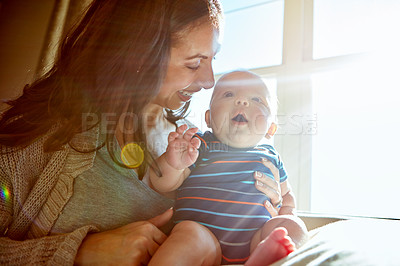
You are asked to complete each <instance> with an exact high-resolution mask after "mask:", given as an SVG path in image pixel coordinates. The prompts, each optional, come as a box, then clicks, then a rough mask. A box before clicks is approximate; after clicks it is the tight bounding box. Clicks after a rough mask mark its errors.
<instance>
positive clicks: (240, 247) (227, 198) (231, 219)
mask: <svg viewBox="0 0 400 266" xmlns="http://www.w3.org/2000/svg"><path fill="white" fill-rule="evenodd" d="M196 137H198V138H199V139H200V140H201V146H200V148H199V157H198V159H197V161H196V163H195V164H194V165H192V166H191V167H190V169H191V174H190V175H189V177H188V178H187V179H186V180H185V181H184V183H183V184H182V186H181V187H180V188H179V189H178V194H177V200H176V205H175V210H176V212H175V216H174V219H175V220H174V221H175V223H178V222H180V221H183V220H192V221H196V222H198V223H200V224H202V225H204V226H206V227H207V228H208V229H210V230H211V231H212V232H213V233H214V234H215V236H216V237H217V239H218V240H219V242H220V245H221V249H222V255H223V263H230V264H234V263H244V262H245V261H246V260H247V259H248V256H249V253H250V241H251V238H252V236H253V235H254V233H255V232H256V231H257V230H258V229H259V228H261V227H262V226H263V225H264V223H265V222H266V221H268V220H269V219H270V217H271V215H270V214H269V213H268V211H267V210H266V209H265V207H264V205H263V202H264V201H265V200H269V199H268V197H267V196H265V195H264V194H263V193H261V192H260V191H258V190H257V189H256V188H255V186H254V181H255V179H254V177H253V174H254V172H255V171H260V172H262V173H264V174H266V175H267V176H269V177H271V178H274V177H273V175H272V173H271V171H270V170H269V169H268V168H267V167H266V166H264V164H263V163H262V160H261V158H262V157H264V158H267V159H268V160H269V161H271V162H272V163H273V164H274V165H275V166H276V167H277V168H278V170H279V174H280V182H284V181H285V180H286V179H287V175H286V171H285V169H284V166H283V163H282V161H281V160H280V157H279V155H278V154H277V152H276V150H275V149H274V148H273V147H272V146H271V145H265V144H263V145H259V146H256V147H253V148H245V149H242V148H232V147H229V146H227V145H225V144H223V143H221V142H219V141H218V140H217V139H216V137H215V136H214V135H213V134H212V133H211V132H209V131H207V132H205V133H204V134H196Z"/></svg>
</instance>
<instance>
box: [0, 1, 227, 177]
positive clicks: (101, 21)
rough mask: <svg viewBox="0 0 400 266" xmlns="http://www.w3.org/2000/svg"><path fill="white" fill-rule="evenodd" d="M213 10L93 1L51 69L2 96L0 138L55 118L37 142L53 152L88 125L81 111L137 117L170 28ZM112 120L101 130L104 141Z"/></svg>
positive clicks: (140, 138)
mask: <svg viewBox="0 0 400 266" xmlns="http://www.w3.org/2000/svg"><path fill="white" fill-rule="evenodd" d="M221 14H222V10H221V7H220V5H219V3H218V0H134V1H132V0H95V1H93V3H92V4H91V5H90V6H89V8H88V9H87V11H86V12H85V15H84V17H83V18H82V19H81V21H80V22H79V23H78V24H76V26H75V27H74V28H73V29H72V30H71V31H70V33H68V34H67V35H66V37H65V38H64V40H63V42H62V45H61V48H60V53H59V56H58V58H57V59H56V61H55V64H54V66H53V68H52V69H51V70H50V71H49V72H48V73H46V74H45V75H43V77H41V78H39V79H38V80H36V81H35V82H33V83H32V84H30V85H26V86H25V88H24V90H23V95H22V96H20V97H19V98H17V99H16V100H11V101H8V102H7V103H8V105H9V106H10V107H9V109H8V110H7V111H5V112H4V113H3V114H2V116H1V120H0V144H2V145H6V146H12V147H25V146H27V145H29V144H31V143H32V142H34V141H35V140H36V139H37V138H39V137H41V136H43V135H44V134H45V133H46V132H48V131H49V129H50V128H51V127H52V126H54V125H55V124H57V125H58V127H57V131H56V132H55V133H54V134H53V135H52V136H50V137H49V138H48V139H47V141H46V142H45V147H44V149H45V151H56V150H59V149H60V148H61V147H62V146H63V145H65V144H67V143H69V142H70V141H71V139H72V138H73V136H74V135H75V134H77V133H79V132H83V131H85V130H88V129H90V127H87V124H86V123H85V121H84V118H83V117H85V114H91V115H94V116H96V117H97V119H98V122H97V123H95V125H97V124H99V123H101V119H99V118H101V117H102V114H109V115H110V116H112V117H114V119H115V120H116V121H118V119H119V118H120V117H121V115H122V114H123V112H125V111H126V108H128V109H127V110H129V112H131V113H134V114H136V115H137V117H138V118H139V120H140V117H141V112H142V109H143V107H144V106H145V105H146V104H147V103H149V101H150V100H151V99H152V98H153V97H154V96H155V95H157V93H158V92H159V89H160V87H161V85H162V82H163V80H164V77H165V75H166V69H167V66H168V62H169V56H170V49H171V46H173V45H174V42H175V41H176V39H177V38H179V34H178V33H179V32H181V31H182V30H184V29H187V28H188V27H190V26H192V25H194V22H195V21H198V20H199V19H200V18H202V17H204V16H208V17H209V19H210V22H211V23H213V24H214V25H218V20H219V17H220V16H221ZM186 110H187V106H184V107H183V109H182V110H180V111H178V113H179V116H183V115H184V114H185V112H186ZM168 114H169V115H168V117H167V118H168V119H170V120H171V121H175V120H176V119H177V118H176V115H174V112H172V111H169V112H168ZM140 125H141V123H140V121H139V126H140ZM115 126H116V125H115V124H114V127H113V128H112V129H111V130H109V131H108V132H109V133H107V137H106V140H105V143H106V144H107V147H108V146H109V144H110V143H112V142H113V139H114V134H115V133H114V131H115ZM143 132H144V131H143V130H136V131H135V136H134V139H135V141H137V142H138V143H142V144H143V143H144V144H143V145H144V148H145V150H146V151H147V149H146V144H145V143H146V137H145V135H144V133H143ZM103 145H104V143H103ZM82 152H83V151H82ZM109 153H110V155H111V157H112V158H113V159H114V160H115V155H114V154H113V153H112V152H110V150H109ZM146 154H147V157H148V156H149V155H148V153H146ZM147 159H148V158H147ZM147 161H148V160H147ZM144 168H145V165H143V167H142V170H143V169H144Z"/></svg>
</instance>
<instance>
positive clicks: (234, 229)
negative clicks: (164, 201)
mask: <svg viewBox="0 0 400 266" xmlns="http://www.w3.org/2000/svg"><path fill="white" fill-rule="evenodd" d="M183 221H184V220H181V221H176V222H175V223H180V222H183ZM197 223H199V224H202V225H204V226H208V227H212V228H216V229H220V230H223V231H257V230H258V229H259V228H227V227H221V226H216V225H211V224H206V223H202V222H197Z"/></svg>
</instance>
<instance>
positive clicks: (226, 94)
mask: <svg viewBox="0 0 400 266" xmlns="http://www.w3.org/2000/svg"><path fill="white" fill-rule="evenodd" d="M224 97H233V93H232V92H230V91H228V92H225V93H224Z"/></svg>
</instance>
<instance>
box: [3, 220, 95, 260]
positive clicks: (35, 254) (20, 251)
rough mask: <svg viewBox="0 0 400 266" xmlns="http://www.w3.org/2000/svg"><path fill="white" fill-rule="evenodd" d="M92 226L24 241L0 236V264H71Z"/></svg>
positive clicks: (92, 229) (92, 230)
mask: <svg viewBox="0 0 400 266" xmlns="http://www.w3.org/2000/svg"><path fill="white" fill-rule="evenodd" d="M95 231H97V229H95V227H94V226H85V227H82V228H79V229H77V230H75V231H73V232H72V233H69V234H62V235H57V236H46V237H42V238H36V239H29V240H24V241H16V240H11V239H10V238H7V237H1V238H0V264H1V265H41V264H49V265H73V264H74V259H75V256H76V253H77V251H78V249H79V246H80V244H81V243H82V240H83V239H84V238H85V237H86V235H87V234H88V233H89V232H95Z"/></svg>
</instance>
